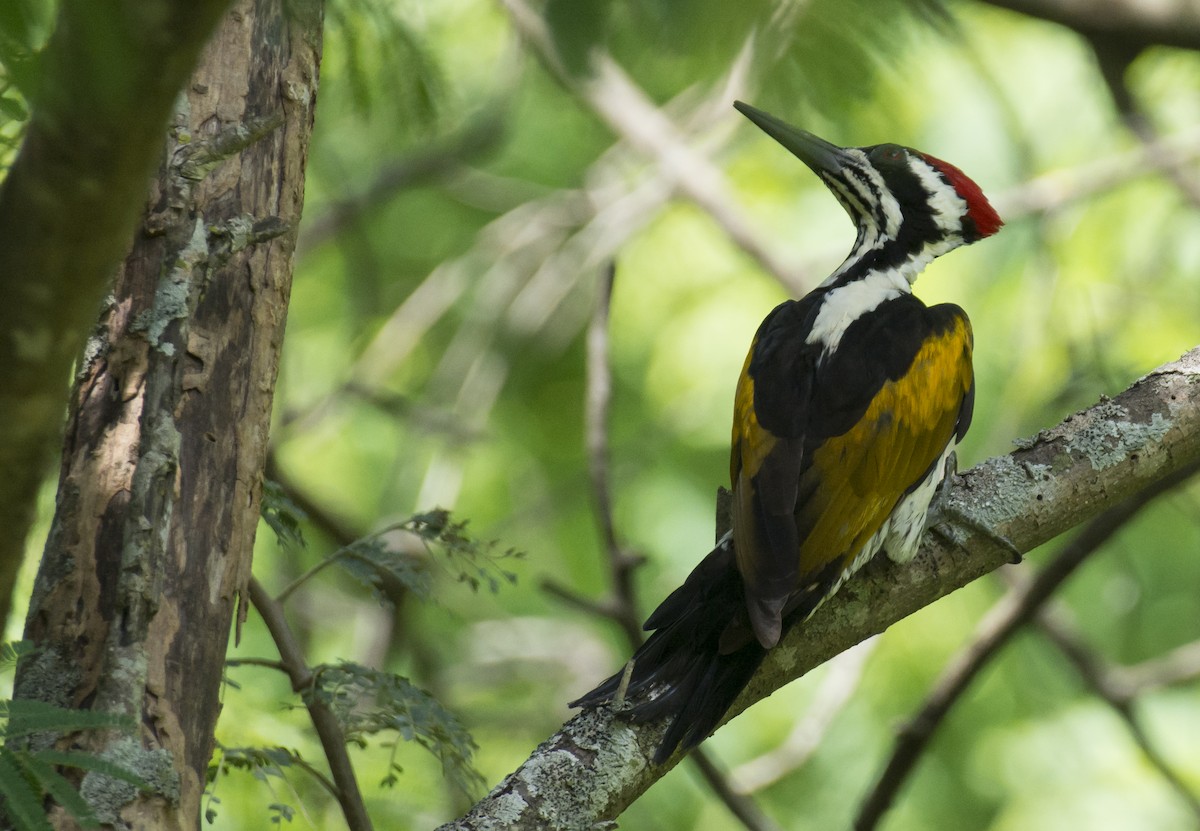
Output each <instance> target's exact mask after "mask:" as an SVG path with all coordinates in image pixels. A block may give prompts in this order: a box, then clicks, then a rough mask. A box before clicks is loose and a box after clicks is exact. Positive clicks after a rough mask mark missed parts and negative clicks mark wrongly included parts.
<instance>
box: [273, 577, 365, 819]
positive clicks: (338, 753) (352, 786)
mask: <svg viewBox="0 0 1200 831" xmlns="http://www.w3.org/2000/svg"><path fill="white" fill-rule="evenodd" d="M249 588H250V602H251V603H253V604H254V608H255V609H256V610H258V613H259V615H261V616H262V619H263V622H264V623H266V625H267V630H268V631H269V632H270V633H271V638H272V639H273V640H274V641H275V647H276V648H277V649H278V650H279V658H280V660H281V661H282V663H283V665H284V666H285V667H286V668H287V674H288V678H289V679H290V680H291V682H292V689H293V690H294V691H296V692H298V693H301V694H303V693H304V692H305V691H307V690H308V689H309V688H311V687H312V685H313V684H314V683H315V681H316V679H315V677H314V675H313V671H312V669H311V668H310V667H309V666H308V662H307V661H305V659H304V651H303V650H302V649H301V648H300V644H299V643H298V642H297V641H296V638H295V636H294V635H293V634H292V630H291V627H290V626H288V622H287V618H285V617H284V614H283V607H282V606H281V605H280V604H279V603H277V602H275V600H273V599H272V598H271V595H270V594H269V593H268V592H267V590H266V589H265V588H263V585H262V583H260V582H258V579H257V578H255V577H251V578H250V586H249ZM303 697H304V705H305V707H307V708H308V714H309V717H310V718H312V723H313V727H314V728H315V729H316V731H317V737H318V738H319V739H320V740H321V748H322V749H323V750H324V751H325V758H326V759H328V761H329V770H330V772H331V773H332V774H333V781H334V784H335V785H337V791H336V796H337V800H338V804H339V805H341V808H342V814H343V815H344V816H345V817H346V824H347V825H348V826H349V827H350V829H351V831H371V828H372V826H371V817H370V816H369V815H368V814H367V807H366V805H365V804H363V798H362V792H361V791H360V790H359V788H358V779H357V777H355V775H354V767H353V766H352V765H351V764H350V755H349V754H348V753H347V752H346V736H345V734H344V733H343V732H342V726H341V724H339V723H338V720H337V716H335V715H334V714H333V711H332V710H330V709H329V708H328V707H327V706H326V705H325V704H323V703H322V702H321V701H319V700H317V698H316V697H315V696H310V695H305V696H303Z"/></svg>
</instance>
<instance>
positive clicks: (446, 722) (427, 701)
mask: <svg viewBox="0 0 1200 831" xmlns="http://www.w3.org/2000/svg"><path fill="white" fill-rule="evenodd" d="M304 695H305V697H306V698H307V697H312V698H316V699H317V700H319V701H321V702H322V703H324V704H325V705H326V706H328V707H329V708H330V710H332V711H333V713H334V715H335V716H336V717H337V719H338V721H339V722H341V724H342V729H343V730H344V731H345V733H346V740H347V741H348V742H354V743H357V744H363V743H365V739H366V737H367V736H375V735H378V734H379V733H383V732H392V731H394V732H395V733H397V734H398V735H399V737H400V738H401V739H403V740H404V741H411V742H416V743H417V744H418V745H420V746H421V747H423V748H425V749H426V750H428V751H429V752H430V753H432V754H433V755H434V756H435V757H437V759H438V761H439V762H441V764H442V770H443V772H444V773H445V775H446V777H447V778H448V779H449V780H450V781H451V782H452V783H453V784H454V785H455V786H456V787H458V788H459V789H460V790H462V791H463V792H464V793H470V792H471V791H472V790H473V789H475V788H477V787H478V786H479V785H482V784H483V777H482V776H481V775H480V774H479V773H478V772H477V771H476V770H475V768H474V765H473V757H474V753H475V750H476V745H475V740H474V739H472V738H471V734H470V733H469V732H468V731H467V730H466V729H465V728H464V727H463V726H462V724H461V723H460V722H459V720H458V718H457V717H455V716H454V714H453V713H451V712H450V711H449V710H447V709H446V708H445V707H443V706H442V704H441V702H440V701H438V700H437V699H436V698H434V697H433V696H432V695H430V694H429V693H427V692H426V691H425V690H422V689H420V688H419V687H417V686H415V685H414V684H412V683H411V682H410V681H409V680H408V679H407V678H403V677H401V676H399V675H393V674H391V673H387V672H383V671H381V670H376V669H371V668H369V667H364V666H361V665H359V664H354V663H350V662H346V661H343V662H341V663H339V664H336V665H324V666H321V667H318V668H317V669H316V683H315V684H314V685H313V686H312V687H311V688H309V689H308V690H307V691H306V692H305V693H304ZM390 767H391V768H393V769H398V768H396V766H395V765H394V764H392V765H390ZM393 778H394V777H393V776H392V775H391V774H390V773H389V774H388V777H387V778H385V780H384V781H385V783H386V782H387V781H388V779H393Z"/></svg>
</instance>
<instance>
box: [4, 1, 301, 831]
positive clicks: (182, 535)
mask: <svg viewBox="0 0 1200 831" xmlns="http://www.w3.org/2000/svg"><path fill="white" fill-rule="evenodd" d="M320 25H321V7H320V5H319V3H317V2H312V3H306V4H303V5H301V4H298V3H292V4H290V5H289V7H288V10H287V13H286V14H285V11H284V8H283V2H282V0H239V2H237V3H236V5H235V6H234V8H232V9H231V11H230V12H229V14H227V15H226V16H225V18H224V19H223V20H222V21H221V23H220V25H219V27H218V29H217V32H216V34H215V36H214V37H213V39H212V41H211V42H210V43H209V44H208V46H207V47H206V48H205V50H204V53H203V55H202V56H201V62H200V65H199V66H198V68H197V69H196V71H195V73H194V74H193V76H192V78H191V80H190V81H189V82H188V85H187V87H186V89H185V90H184V93H183V95H182V96H181V97H180V99H179V101H178V102H177V106H176V108H175V111H174V114H173V116H172V118H171V126H170V128H169V132H168V135H167V140H166V143H165V151H166V152H165V154H162V158H163V161H162V164H161V166H160V170H159V175H158V177H157V179H156V180H155V181H154V183H153V185H152V187H151V192H150V195H149V198H148V199H144V202H143V204H144V205H145V212H144V214H143V218H142V224H141V227H140V228H139V229H138V231H137V233H136V235H135V238H134V242H133V245H132V248H131V249H130V251H129V254H128V256H127V257H126V259H125V261H124V263H123V265H122V266H121V268H120V271H119V274H118V276H117V279H116V283H115V285H114V288H113V291H112V294H111V296H110V297H109V298H108V299H107V302H106V303H105V304H104V308H103V311H102V314H101V318H100V321H99V324H98V325H97V327H96V329H95V331H94V332H93V335H92V337H91V339H90V340H89V342H88V344H87V349H86V352H85V354H84V357H83V359H82V361H81V366H80V371H79V373H78V377H77V379H76V385H75V388H74V392H73V394H72V399H71V402H70V412H69V417H68V424H67V429H66V437H65V441H64V448H63V460H62V467H61V471H60V479H59V487H58V497H57V499H58V502H57V507H56V514H55V517H54V521H53V525H52V527H51V531H50V535H49V538H48V540H47V543H46V549H45V553H44V556H43V559H42V563H41V567H40V569H39V572H38V576H37V580H36V584H35V588H34V593H33V597H32V599H31V601H30V610H29V617H28V619H27V622H26V638H28V639H29V640H31V641H33V642H34V643H35V644H36V645H37V647H38V648H39V649H38V651H37V652H36V653H35V654H34V655H33V656H32V657H31V658H29V659H26V660H24V661H22V663H21V665H20V667H19V670H18V674H17V679H16V695H17V696H19V697H28V698H36V699H41V700H45V701H51V702H53V703H56V704H60V705H66V706H72V707H79V708H91V709H96V710H105V711H110V712H121V713H126V714H128V715H130V716H132V717H133V718H134V720H135V721H136V722H137V724H138V725H139V726H140V730H139V732H138V735H137V736H136V737H134V738H132V739H131V738H130V737H128V736H121V735H115V734H114V735H95V734H87V735H84V736H76V737H74V739H73V740H74V741H75V742H76V743H77V744H79V745H81V746H84V747H87V748H89V749H91V750H92V751H93V752H98V753H101V754H102V755H105V756H108V757H111V758H113V759H116V760H118V761H121V762H122V763H124V764H125V765H126V766H128V767H132V768H134V769H135V770H138V771H140V772H141V773H142V775H143V777H144V778H147V779H148V780H149V781H151V783H153V784H155V785H156V787H157V788H158V790H159V792H158V793H157V794H149V795H145V794H143V795H139V794H137V793H135V792H134V791H133V789H132V788H130V787H128V786H125V785H119V784H117V783H114V781H113V780H110V779H108V778H107V777H102V776H98V775H95V774H88V776H86V777H85V778H84V780H83V782H82V786H81V790H82V792H83V794H84V795H85V797H86V798H87V799H88V800H89V801H90V802H91V803H92V804H93V806H94V808H95V810H96V812H97V814H98V815H99V816H100V817H101V819H102V820H104V821H106V822H110V823H113V824H114V825H117V826H118V827H124V826H123V824H124V825H127V826H129V827H134V828H194V827H197V826H198V823H199V814H200V800H201V795H202V792H203V789H204V780H205V771H206V768H207V764H208V761H209V757H210V755H211V752H212V744H213V728H214V725H215V722H216V718H217V714H218V711H219V708H220V704H219V699H218V693H219V688H220V682H221V672H222V667H223V662H224V657H225V648H226V644H227V640H228V635H229V627H230V622H231V620H232V618H233V615H234V611H235V607H236V606H237V605H238V603H239V599H240V600H241V603H243V604H244V602H245V600H244V598H245V590H246V584H247V581H248V580H249V577H250V561H251V551H252V547H253V542H254V533H255V528H256V525H257V522H258V513H259V511H258V509H259V500H260V496H261V488H260V484H261V472H262V469H263V466H264V464H265V458H266V446H267V435H268V430H269V426H270V415H271V400H272V394H273V391H274V385H275V377H276V372H277V368H278V358H279V350H280V346H281V343H282V339H283V329H284V321H285V317H286V311H287V304H288V299H289V295H290V290H291V276H292V252H293V248H294V242H295V229H296V224H297V222H298V221H299V218H300V211H301V207H302V203H303V195H304V167H305V162H306V158H307V149H308V139H309V135H310V132H311V127H312V119H313V107H314V104H315V96H316V89H317V70H318V65H319V59H320V46H321V39H320V38H321V35H320V32H321V29H320ZM159 141H160V147H161V141H162V139H161V136H160V139H159ZM143 196H144V193H143ZM85 329H86V327H85ZM58 820H59V822H60V824H61V825H69V821H67V820H66V819H64V818H63V817H61V816H59V817H58Z"/></svg>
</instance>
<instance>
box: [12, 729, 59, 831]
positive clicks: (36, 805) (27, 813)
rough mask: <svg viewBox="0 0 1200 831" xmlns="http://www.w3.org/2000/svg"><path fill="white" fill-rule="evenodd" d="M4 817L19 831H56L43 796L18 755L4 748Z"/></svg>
mask: <svg viewBox="0 0 1200 831" xmlns="http://www.w3.org/2000/svg"><path fill="white" fill-rule="evenodd" d="M0 797H3V799H0V815H7V816H8V818H9V819H11V820H12V821H13V825H14V827H15V828H17V829H19V831H52V829H51V827H50V821H49V820H48V819H46V812H45V811H44V810H43V809H42V798H41V794H39V793H38V792H37V790H36V789H35V788H34V787H33V784H32V783H31V782H30V781H29V779H27V778H26V776H25V774H24V773H23V772H22V770H21V767H20V766H19V764H18V762H17V758H16V755H15V754H14V753H13V752H12V751H11V750H9V749H8V748H7V747H2V746H0Z"/></svg>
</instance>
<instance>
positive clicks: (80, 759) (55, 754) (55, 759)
mask: <svg viewBox="0 0 1200 831" xmlns="http://www.w3.org/2000/svg"><path fill="white" fill-rule="evenodd" d="M35 755H36V756H37V758H39V759H41V760H43V761H45V762H49V763H50V764H52V765H60V766H62V767H71V768H79V769H80V770H88V771H92V772H93V773H100V774H103V775H104V776H107V777H109V778H110V779H119V780H120V781H122V782H128V783H129V784H130V785H133V786H134V787H135V788H138V789H139V790H142V791H147V792H149V791H153V790H154V786H153V785H151V784H150V783H149V782H147V781H146V780H145V779H143V778H142V777H141V776H139V775H138V774H137V773H135V772H134V771H132V770H130V769H128V768H125V767H122V766H121V765H118V764H116V763H115V762H112V761H110V760H108V759H105V758H102V757H100V756H95V755H93V754H91V753H84V752H82V751H79V750H39V751H38V752H37V753H36V754H35Z"/></svg>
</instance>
